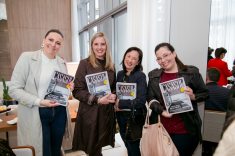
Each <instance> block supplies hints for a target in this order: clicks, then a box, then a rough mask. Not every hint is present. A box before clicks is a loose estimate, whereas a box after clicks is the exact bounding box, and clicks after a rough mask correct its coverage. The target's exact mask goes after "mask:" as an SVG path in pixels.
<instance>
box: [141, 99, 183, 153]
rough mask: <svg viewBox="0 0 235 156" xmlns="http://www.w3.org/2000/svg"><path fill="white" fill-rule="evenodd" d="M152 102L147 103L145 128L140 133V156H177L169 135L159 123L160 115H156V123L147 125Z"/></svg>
mask: <svg viewBox="0 0 235 156" xmlns="http://www.w3.org/2000/svg"><path fill="white" fill-rule="evenodd" d="M154 101H156V100H154ZM154 101H153V100H152V101H150V103H149V106H148V110H147V115H146V120H145V126H144V127H143V131H142V138H141V140H140V151H141V156H179V152H178V150H177V149H176V147H175V145H174V143H173V141H172V140H171V137H170V135H169V134H168V132H167V131H166V129H165V128H164V127H163V125H162V123H161V121H160V115H158V123H156V124H152V125H150V124H149V116H150V115H149V114H150V112H149V111H150V108H149V107H150V105H151V103H152V102H154Z"/></svg>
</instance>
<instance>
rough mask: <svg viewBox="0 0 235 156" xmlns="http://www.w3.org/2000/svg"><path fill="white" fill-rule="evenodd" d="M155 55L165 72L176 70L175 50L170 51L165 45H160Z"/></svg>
mask: <svg viewBox="0 0 235 156" xmlns="http://www.w3.org/2000/svg"><path fill="white" fill-rule="evenodd" d="M156 57H157V62H158V64H159V65H160V66H161V67H162V68H163V69H164V70H165V71H166V72H177V64H176V61H175V58H176V53H175V52H171V51H170V50H169V49H168V48H167V47H161V48H159V49H158V50H157V51H156Z"/></svg>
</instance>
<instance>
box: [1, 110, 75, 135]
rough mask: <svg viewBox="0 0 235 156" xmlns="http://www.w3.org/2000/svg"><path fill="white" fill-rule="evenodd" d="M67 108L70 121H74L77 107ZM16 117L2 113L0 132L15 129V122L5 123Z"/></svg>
mask: <svg viewBox="0 0 235 156" xmlns="http://www.w3.org/2000/svg"><path fill="white" fill-rule="evenodd" d="M68 108H69V114H70V117H71V121H72V122H75V121H76V117H77V112H76V109H77V107H68ZM15 117H16V114H10V115H2V116H1V117H0V119H2V120H3V121H2V122H0V132H8V131H15V130H16V129H17V124H14V125H10V124H8V123H7V121H9V120H12V119H14V118H15Z"/></svg>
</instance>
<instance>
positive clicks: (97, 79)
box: [85, 71, 111, 97]
mask: <svg viewBox="0 0 235 156" xmlns="http://www.w3.org/2000/svg"><path fill="white" fill-rule="evenodd" d="M85 78H86V83H87V88H88V91H89V93H91V94H92V95H96V96H98V97H102V96H104V95H106V94H110V93H111V89H110V85H109V78H108V73H107V71H104V72H99V73H95V74H89V75H86V76H85Z"/></svg>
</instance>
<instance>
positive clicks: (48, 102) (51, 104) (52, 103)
mask: <svg viewBox="0 0 235 156" xmlns="http://www.w3.org/2000/svg"><path fill="white" fill-rule="evenodd" d="M40 105H41V106H44V107H56V106H59V104H58V103H57V102H56V101H52V100H47V99H44V100H41V101H40Z"/></svg>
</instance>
